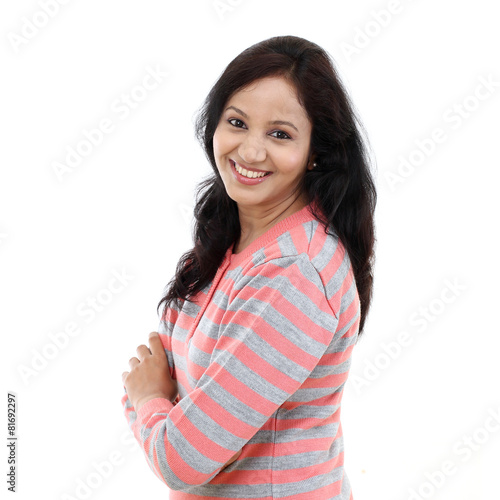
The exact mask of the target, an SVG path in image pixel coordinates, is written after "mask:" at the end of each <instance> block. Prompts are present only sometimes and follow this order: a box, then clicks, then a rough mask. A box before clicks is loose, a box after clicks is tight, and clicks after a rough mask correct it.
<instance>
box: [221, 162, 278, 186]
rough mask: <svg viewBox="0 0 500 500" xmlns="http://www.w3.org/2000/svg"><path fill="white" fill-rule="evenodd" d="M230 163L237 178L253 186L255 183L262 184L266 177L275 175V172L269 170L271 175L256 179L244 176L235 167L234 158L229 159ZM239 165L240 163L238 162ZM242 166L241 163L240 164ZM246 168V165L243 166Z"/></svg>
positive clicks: (242, 182)
mask: <svg viewBox="0 0 500 500" xmlns="http://www.w3.org/2000/svg"><path fill="white" fill-rule="evenodd" d="M229 164H230V165H231V172H232V173H233V175H234V177H235V179H236V180H237V181H238V182H240V183H241V184H246V185H247V186H253V185H254V184H260V183H261V182H264V181H265V180H266V179H268V178H269V177H271V175H273V172H269V175H265V176H264V177H259V178H256V179H249V178H248V177H244V176H243V175H241V174H240V173H239V172H238V171H237V170H236V168H235V164H236V163H235V161H234V160H231V159H230V160H229ZM238 165H239V164H238ZM240 166H241V165H240ZM242 168H246V167H242ZM247 170H252V171H255V172H267V171H266V170H257V169H247Z"/></svg>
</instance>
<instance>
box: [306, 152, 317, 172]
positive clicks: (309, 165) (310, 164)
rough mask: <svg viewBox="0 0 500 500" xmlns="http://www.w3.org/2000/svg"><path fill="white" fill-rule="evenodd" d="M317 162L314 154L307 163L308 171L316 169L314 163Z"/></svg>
mask: <svg viewBox="0 0 500 500" xmlns="http://www.w3.org/2000/svg"><path fill="white" fill-rule="evenodd" d="M315 161H316V155H315V154H312V155H311V156H310V158H309V162H308V163H307V170H312V169H313V168H314V162H315Z"/></svg>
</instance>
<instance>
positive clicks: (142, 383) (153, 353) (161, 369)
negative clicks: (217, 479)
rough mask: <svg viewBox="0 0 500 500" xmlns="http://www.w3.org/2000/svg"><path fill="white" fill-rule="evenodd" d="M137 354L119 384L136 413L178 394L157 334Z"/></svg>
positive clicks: (237, 455) (131, 359)
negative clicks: (159, 399) (151, 401)
mask: <svg viewBox="0 0 500 500" xmlns="http://www.w3.org/2000/svg"><path fill="white" fill-rule="evenodd" d="M136 351H137V357H132V358H130V360H129V365H130V371H129V372H127V371H125V372H123V373H122V383H123V384H124V386H125V389H126V391H127V394H128V397H129V399H130V402H131V403H132V405H133V406H134V408H135V411H138V410H139V409H140V408H141V407H142V406H143V405H144V404H145V403H147V402H148V401H149V400H151V399H154V398H165V399H168V400H169V401H170V402H173V401H174V400H175V398H176V397H177V394H178V392H179V391H178V387H177V380H174V379H173V378H172V376H171V375H170V369H169V365H168V359H167V356H166V354H165V349H164V348H163V344H162V341H161V339H160V336H159V335H158V332H151V333H150V334H149V348H148V347H147V346H146V345H144V344H141V345H140V346H139V347H137V349H136ZM241 451H242V450H239V451H238V452H237V453H236V454H235V455H234V456H233V457H231V458H230V459H229V460H228V461H227V462H226V463H225V464H224V466H223V468H224V467H227V466H228V465H230V464H232V463H233V462H234V461H235V460H236V459H237V458H238V457H239V456H240V455H241Z"/></svg>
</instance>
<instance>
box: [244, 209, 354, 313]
mask: <svg viewBox="0 0 500 500" xmlns="http://www.w3.org/2000/svg"><path fill="white" fill-rule="evenodd" d="M241 271H242V273H241V274H240V276H239V278H240V279H239V280H238V281H239V283H235V287H236V288H241V287H244V286H247V285H250V282H251V283H252V285H253V284H256V285H258V284H259V283H261V284H262V285H264V284H265V283H266V284H268V285H269V282H270V280H273V281H274V286H278V284H281V283H284V282H286V284H287V285H288V286H291V287H293V288H295V289H297V290H303V291H304V293H313V292H314V293H315V294H316V293H318V292H321V293H322V294H323V295H324V296H325V297H326V299H327V301H328V302H329V304H330V307H331V308H332V311H333V312H334V313H336V312H337V311H339V308H340V300H341V298H342V295H343V294H345V293H346V291H347V290H348V289H349V288H351V285H352V284H353V283H354V276H353V270H352V265H351V261H350V259H349V256H348V253H347V251H346V249H345V247H344V245H343V244H342V242H341V240H340V239H339V237H338V236H337V234H336V232H335V230H334V229H333V228H332V227H331V226H330V228H329V231H328V232H326V231H325V227H324V226H323V224H321V223H320V222H319V221H318V220H316V219H314V220H310V221H306V222H304V223H302V224H299V225H297V226H295V227H292V228H290V229H289V230H288V231H286V232H284V233H282V234H280V235H279V236H278V237H277V238H276V239H275V240H274V241H272V242H270V243H269V244H267V245H266V246H265V247H263V248H261V249H259V250H258V251H257V252H255V253H254V254H253V256H252V258H251V259H249V261H247V265H246V266H244V268H243V269H241ZM270 286H273V285H270Z"/></svg>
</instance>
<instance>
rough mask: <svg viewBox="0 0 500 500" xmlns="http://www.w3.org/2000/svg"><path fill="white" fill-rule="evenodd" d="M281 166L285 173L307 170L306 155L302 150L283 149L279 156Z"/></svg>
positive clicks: (292, 173)
mask: <svg viewBox="0 0 500 500" xmlns="http://www.w3.org/2000/svg"><path fill="white" fill-rule="evenodd" d="M277 161H279V168H280V170H281V171H282V172H283V173H286V174H290V175H294V174H300V173H302V171H303V170H305V163H306V157H305V156H304V152H303V151H302V150H300V151H299V150H289V151H283V152H282V153H280V154H279V156H278V157H277Z"/></svg>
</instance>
